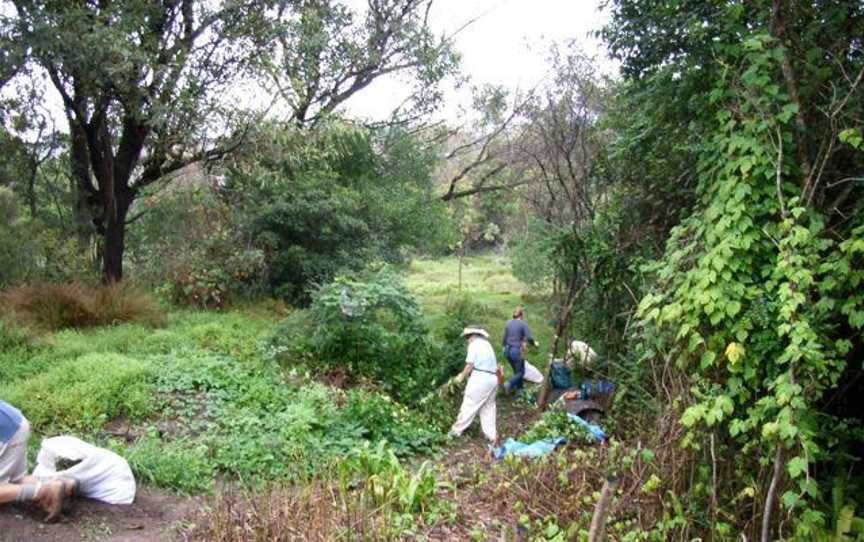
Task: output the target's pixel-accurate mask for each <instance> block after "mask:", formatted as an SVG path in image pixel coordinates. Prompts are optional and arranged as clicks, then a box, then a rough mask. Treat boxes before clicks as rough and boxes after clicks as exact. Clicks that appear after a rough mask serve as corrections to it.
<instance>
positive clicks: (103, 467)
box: [33, 436, 135, 504]
mask: <svg viewBox="0 0 864 542" xmlns="http://www.w3.org/2000/svg"><path fill="white" fill-rule="evenodd" d="M60 458H63V459H67V460H70V461H77V460H79V459H80V460H81V462H80V463H77V464H75V465H73V466H72V467H70V468H68V469H66V470H62V471H59V472H58V471H57V467H56V465H57V460H58V459H60ZM33 476H36V477H37V478H54V477H58V476H66V477H71V478H75V479H76V480H78V483H79V487H78V489H79V492H80V494H81V495H83V496H85V497H89V498H91V499H96V500H98V501H102V502H107V503H109V504H132V501H134V500H135V477H134V476H132V469H130V468H129V463H127V462H126V460H125V459H123V458H122V457H120V456H119V455H117V454H115V453H114V452H112V451H110V450H105V449H104V448H99V447H97V446H93V445H92V444H87V443H86V442H84V441H83V440H80V439H77V438H75V437H69V436H62V437H52V438H47V439H45V440H43V441H42V447H41V448H40V449H39V455H38V456H37V457H36V468H35V469H33Z"/></svg>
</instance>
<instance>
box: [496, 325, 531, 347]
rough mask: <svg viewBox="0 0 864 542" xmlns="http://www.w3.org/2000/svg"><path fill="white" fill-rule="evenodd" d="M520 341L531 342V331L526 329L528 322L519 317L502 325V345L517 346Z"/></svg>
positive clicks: (519, 344)
mask: <svg viewBox="0 0 864 542" xmlns="http://www.w3.org/2000/svg"><path fill="white" fill-rule="evenodd" d="M522 341H525V342H526V343H533V342H534V337H532V336H531V332H530V331H529V330H528V324H526V323H525V322H523V321H522V320H521V319H519V318H514V319H512V320H510V321H509V322H507V325H505V326H504V341H503V343H504V346H512V347H514V348H519V346H521V344H522Z"/></svg>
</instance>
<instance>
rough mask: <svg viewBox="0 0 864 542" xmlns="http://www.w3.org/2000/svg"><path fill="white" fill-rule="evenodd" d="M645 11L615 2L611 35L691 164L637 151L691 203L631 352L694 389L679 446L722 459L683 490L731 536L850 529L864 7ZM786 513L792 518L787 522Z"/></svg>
mask: <svg viewBox="0 0 864 542" xmlns="http://www.w3.org/2000/svg"><path fill="white" fill-rule="evenodd" d="M651 4H652V6H651V8H650V9H645V8H644V6H641V7H640V9H639V10H638V11H634V10H633V9H632V8H633V5H632V3H631V2H628V1H619V2H614V4H613V14H614V15H613V22H612V24H610V25H609V27H607V29H606V31H605V34H606V37H607V39H608V40H609V43H610V45H611V47H612V50H613V51H614V52H615V53H616V54H617V55H618V56H619V57H620V58H621V59H622V61H623V63H624V67H625V72H626V73H627V74H629V75H630V79H629V81H628V84H629V87H628V88H627V91H628V92H629V93H630V94H631V95H632V96H635V98H634V99H637V100H639V101H640V102H641V103H642V104H644V105H648V106H650V105H651V104H657V107H656V108H655V109H654V111H661V112H662V114H657V113H650V111H651V110H650V109H649V110H647V111H646V115H645V116H640V117H639V122H641V123H644V124H645V125H646V126H648V127H650V128H651V129H652V130H654V131H664V130H667V129H668V130H669V133H674V132H675V131H676V130H678V131H680V130H682V129H684V127H685V126H686V131H685V132H684V133H685V134H686V135H687V137H686V138H685V139H684V140H683V141H685V144H684V146H683V148H682V149H681V150H682V152H684V153H685V155H686V156H689V157H690V158H689V162H690V164H691V165H692V166H691V165H686V166H685V165H684V164H682V163H680V162H679V161H678V160H672V161H670V160H666V159H665V158H662V157H659V156H657V155H656V154H654V149H653V148H652V147H648V148H646V147H644V146H641V145H639V144H634V145H632V149H633V150H634V151H635V153H636V154H635V155H631V156H630V158H631V160H632V159H634V158H635V157H637V156H638V157H639V159H641V160H644V161H645V162H646V163H648V164H650V165H649V166H648V167H649V171H656V172H658V174H660V175H662V177H665V178H666V179H667V180H668V179H672V178H691V179H693V180H694V181H695V183H696V184H695V193H694V194H695V196H696V199H695V200H694V201H693V207H692V209H691V210H690V211H689V213H687V214H685V215H683V220H682V221H681V224H680V225H679V226H677V227H675V228H674V229H673V230H672V232H671V234H670V236H669V239H668V242H667V243H666V248H665V253H664V256H663V257H662V258H661V259H659V260H657V262H656V263H655V264H652V265H651V266H650V267H649V270H650V272H651V280H652V284H651V287H650V290H651V291H650V293H648V295H646V296H645V297H644V298H643V299H642V301H641V303H640V306H639V310H640V313H639V314H640V318H641V321H642V325H641V334H640V335H641V337H640V338H639V339H638V340H637V341H636V342H635V345H634V346H635V348H636V350H638V351H639V352H641V355H642V358H641V359H642V362H643V363H648V364H651V365H654V366H655V367H658V366H660V367H662V366H664V365H665V366H666V367H667V368H668V369H667V370H670V369H671V370H672V371H674V372H675V373H678V374H683V375H686V377H687V380H688V382H689V385H688V387H689V393H688V394H687V395H689V399H688V401H687V408H686V410H684V412H683V416H682V418H681V422H682V423H683V424H684V425H685V426H686V427H687V428H689V432H688V434H687V436H686V437H685V439H684V441H683V443H684V444H685V445H688V446H690V447H692V448H693V449H694V450H702V452H697V454H698V457H701V458H702V460H703V461H705V460H708V461H709V462H708V465H709V467H710V468H708V469H700V470H698V471H697V472H699V473H700V475H701V476H702V478H701V479H702V480H703V483H701V484H695V485H690V486H689V487H686V488H683V490H684V491H687V492H688V493H689V494H691V495H692V496H693V497H695V498H696V500H695V501H691V502H694V503H698V502H699V499H702V503H703V504H701V505H698V507H699V509H700V511H698V512H697V511H696V509H695V508H694V509H693V510H692V513H693V514H694V515H696V516H699V515H701V514H702V513H704V511H707V512H708V514H710V524H711V530H713V531H714V532H715V533H717V534H718V535H725V534H727V533H730V531H731V529H735V530H736V532H737V530H742V529H743V530H745V531H748V532H750V533H751V535H750V536H753V537H756V536H759V535H760V534H761V536H762V539H763V540H764V539H765V537H766V536H768V535H769V534H770V533H771V532H776V533H777V536H778V537H788V536H798V537H807V538H809V537H814V536H817V535H816V533H818V532H822V530H823V529H833V528H834V521H838V518H837V517H833V518H832V517H831V516H828V515H826V513H825V511H830V510H831V507H830V506H829V504H828V502H829V500H830V499H829V496H830V494H831V491H830V488H831V486H832V485H837V484H840V485H845V484H847V482H848V477H849V476H850V475H851V476H853V477H857V476H859V473H858V472H857V470H855V469H853V470H851V471H849V470H845V471H844V470H843V469H844V466H845V465H846V459H845V458H847V457H848V455H847V454H848V453H849V452H850V451H852V450H854V448H850V447H849V446H850V445H851V444H852V443H853V442H854V441H856V440H860V438H861V435H860V434H859V433H858V430H857V429H856V427H857V426H858V425H859V424H860V419H861V411H860V409H859V408H852V407H851V403H850V402H849V399H848V397H849V395H848V394H854V393H856V391H855V390H856V389H857V387H856V385H855V384H854V382H855V381H856V380H857V379H858V376H859V375H860V371H861V367H860V363H857V361H856V360H857V359H858V357H860V349H861V345H862V343H861V334H860V329H861V326H862V323H864V322H862V320H861V317H860V315H861V308H862V307H861V305H860V296H859V295H858V294H857V290H858V289H859V288H858V287H857V284H858V282H859V281H860V273H861V271H860V265H861V260H860V257H859V255H858V254H859V252H858V250H859V249H860V248H861V233H862V229H861V222H860V217H861V214H860V212H859V211H860V202H861V201H862V194H861V193H860V190H861V189H860V185H856V184H855V183H852V182H850V177H854V175H855V173H854V172H855V171H860V168H861V167H862V164H864V153H861V151H860V149H858V148H856V146H857V145H856V143H855V142H856V141H857V140H856V139H855V134H857V133H859V130H860V123H861V114H862V110H861V103H862V101H861V99H860V94H859V93H860V83H861V73H862V69H864V68H862V57H861V51H860V37H861V36H860V33H858V34H857V35H856V32H858V30H860V28H861V22H862V16H864V13H862V12H861V9H860V8H861V6H860V5H859V4H856V3H853V2H839V3H824V5H823V3H819V5H816V6H809V5H808V6H803V5H788V6H787V5H785V4H784V3H783V2H773V4H772V3H766V2H763V3H760V8H759V9H745V8H744V7H743V6H742V5H738V4H727V5H723V6H714V5H709V3H705V4H704V5H700V6H701V7H699V8H698V9H691V10H687V11H686V12H685V11H677V10H676V9H675V8H672V7H670V6H669V5H668V3H663V2H657V3H651ZM694 7H695V6H694ZM855 29H858V30H855ZM688 111H689V112H691V113H690V114H688V113H687V112H688ZM685 118H686V119H687V120H686V124H684V123H683V122H682V119H685ZM679 141H681V140H680V139H679ZM662 177H661V178H662ZM647 182H653V181H650V180H649V181H647ZM667 194H668V196H669V201H670V202H671V201H674V198H675V191H674V190H673V191H670V192H667ZM664 203H665V204H668V203H666V202H664ZM671 378H672V377H671V376H670V375H667V376H665V377H663V378H662V379H661V381H660V382H658V384H660V385H661V386H662V385H668V384H670V379H671ZM664 382H665V383H664ZM677 389H679V390H680V388H677ZM681 391H683V390H681ZM706 452H710V454H708V455H707V456H706V455H705V453H706ZM716 456H724V457H727V458H733V460H732V461H727V462H723V463H719V464H718V463H717V462H711V461H710V459H711V458H713V457H716ZM703 464H704V463H703ZM718 471H719V472H718ZM736 495H738V496H741V495H745V496H746V500H745V499H742V498H740V497H737V498H736V497H735V496H736ZM778 502H779V503H780V505H781V506H782V509H783V512H782V513H774V515H772V512H773V508H774V507H775V506H776V505H777V503H778ZM720 503H729V504H720ZM835 512H837V509H835ZM782 515H789V516H791V517H792V518H794V522H793V523H792V526H788V525H787V526H786V527H785V528H781V527H778V525H780V524H779V522H778V519H777V518H779V517H780V516H782ZM703 517H704V516H703ZM704 521H706V525H707V522H708V521H709V520H707V519H706V520H704Z"/></svg>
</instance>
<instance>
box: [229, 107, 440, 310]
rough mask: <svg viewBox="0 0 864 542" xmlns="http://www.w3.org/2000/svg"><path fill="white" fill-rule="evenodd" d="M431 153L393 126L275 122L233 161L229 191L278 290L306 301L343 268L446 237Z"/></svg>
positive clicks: (395, 256)
mask: <svg viewBox="0 0 864 542" xmlns="http://www.w3.org/2000/svg"><path fill="white" fill-rule="evenodd" d="M431 159H432V156H431V155H430V154H429V152H428V151H424V149H423V148H421V147H419V146H418V143H417V142H416V141H415V140H414V139H412V137H411V136H409V135H408V134H406V133H404V132H401V131H399V130H395V129H394V130H387V131H383V132H373V131H370V130H367V129H364V128H362V127H358V126H353V125H350V124H347V123H344V122H338V121H333V122H329V123H325V124H322V125H320V126H318V127H317V129H316V130H315V131H314V132H309V131H307V130H302V129H294V128H290V127H284V126H278V125H270V126H266V127H263V128H262V129H261V130H260V132H259V135H258V137H257V138H256V139H255V143H254V144H253V145H252V146H250V147H249V149H248V154H247V155H246V156H245V157H239V158H237V159H235V160H234V161H232V162H231V164H230V165H229V167H228V172H227V176H226V185H225V187H224V189H223V190H222V191H223V193H224V194H225V197H226V198H228V200H229V201H231V202H232V203H233V204H234V205H237V206H239V207H240V208H241V209H242V212H243V213H244V221H245V222H246V223H247V224H248V225H247V228H248V229H249V231H250V234H251V236H252V237H253V238H254V239H255V242H256V245H257V246H259V247H261V248H262V249H263V251H264V254H265V258H266V262H267V267H268V276H269V282H270V287H271V288H272V291H273V292H274V293H275V294H276V295H278V296H280V297H285V298H287V299H290V300H292V301H296V302H308V299H309V293H310V292H311V291H312V290H313V289H314V287H315V286H317V285H321V284H325V283H327V282H328V281H330V280H331V279H332V278H333V277H334V276H335V275H336V273H337V272H339V271H340V270H343V269H354V270H357V269H360V268H362V267H364V266H365V265H366V264H367V263H368V262H370V261H374V260H383V261H389V262H398V261H401V260H402V259H403V256H404V254H405V251H406V250H409V249H412V248H413V249H430V248H431V247H434V246H435V244H436V243H441V242H443V241H445V240H446V234H447V226H446V222H445V218H446V215H445V214H444V209H443V206H442V204H441V203H440V202H435V201H433V198H432V194H431V189H432V186H431V179H430V168H431V166H432V162H431Z"/></svg>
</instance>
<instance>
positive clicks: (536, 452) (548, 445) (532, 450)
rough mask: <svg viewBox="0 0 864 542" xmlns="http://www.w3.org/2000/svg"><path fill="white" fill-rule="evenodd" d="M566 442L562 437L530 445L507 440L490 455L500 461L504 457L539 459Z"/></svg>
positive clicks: (546, 439) (510, 439) (538, 441)
mask: <svg viewBox="0 0 864 542" xmlns="http://www.w3.org/2000/svg"><path fill="white" fill-rule="evenodd" d="M566 441H567V439H565V438H564V437H558V438H544V439H542V440H537V441H534V442H532V443H531V444H525V443H523V442H519V441H518V440H513V439H512V438H508V439H507V441H506V442H505V443H504V445H503V446H501V447H500V448H496V449H495V450H493V451H492V454H493V455H494V456H495V459H501V458H502V457H504V456H505V455H516V456H520V457H540V456H541V455H546V454H548V453H549V452H551V451H552V450H554V449H555V448H556V447H558V446H559V445H560V444H563V443H564V442H566Z"/></svg>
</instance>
